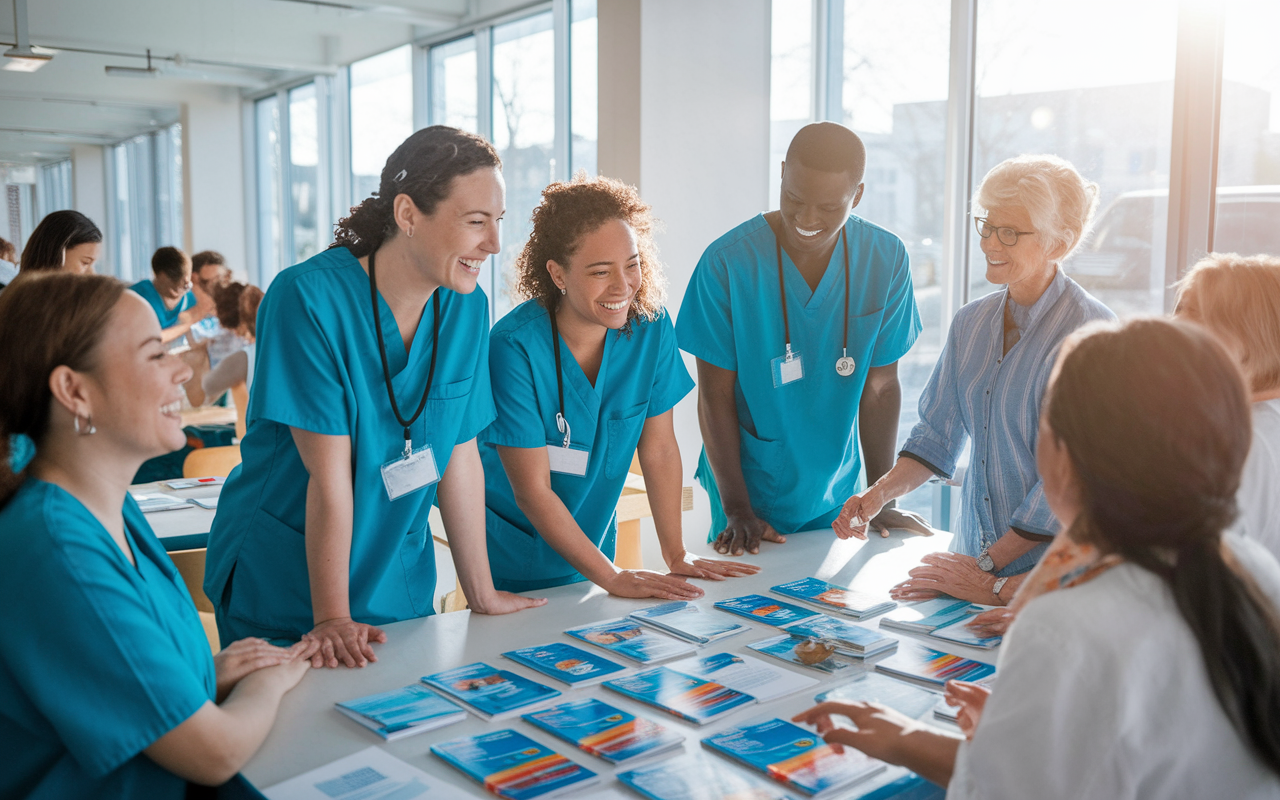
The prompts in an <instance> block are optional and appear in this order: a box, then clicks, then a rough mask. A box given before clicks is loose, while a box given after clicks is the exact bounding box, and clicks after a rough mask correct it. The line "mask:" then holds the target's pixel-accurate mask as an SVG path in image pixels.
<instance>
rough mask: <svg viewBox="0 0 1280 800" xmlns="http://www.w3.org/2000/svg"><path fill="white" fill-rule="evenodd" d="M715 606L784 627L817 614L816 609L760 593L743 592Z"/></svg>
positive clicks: (731, 612) (767, 623) (757, 620)
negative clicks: (740, 595)
mask: <svg viewBox="0 0 1280 800" xmlns="http://www.w3.org/2000/svg"><path fill="white" fill-rule="evenodd" d="M716 608H718V609H720V610H721V611H728V612H729V613H730V614H737V615H738V616H741V617H746V618H747V619H753V620H755V621H756V622H763V623H765V624H766V625H773V626H774V627H778V628H784V627H786V626H787V625H790V624H792V623H795V622H799V621H800V620H803V619H809V618H810V617H816V616H818V612H817V611H810V610H809V609H807V608H801V607H800V606H793V605H791V604H790V603H784V602H782V601H781V600H774V599H773V598H771V597H765V596H764V595H762V594H745V595H743V596H742V597H731V598H729V599H728V600H721V601H720V602H718V603H716Z"/></svg>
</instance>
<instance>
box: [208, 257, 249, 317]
mask: <svg viewBox="0 0 1280 800" xmlns="http://www.w3.org/2000/svg"><path fill="white" fill-rule="evenodd" d="M205 263H212V262H205ZM244 287H245V285H244V284H243V283H240V282H239V281H232V282H231V283H228V284H227V285H226V286H218V287H216V288H215V289H214V290H213V308H214V315H215V316H217V318H218V324H219V325H221V326H222V327H223V328H226V329H227V330H229V331H233V330H235V329H236V328H238V327H240V295H242V294H244Z"/></svg>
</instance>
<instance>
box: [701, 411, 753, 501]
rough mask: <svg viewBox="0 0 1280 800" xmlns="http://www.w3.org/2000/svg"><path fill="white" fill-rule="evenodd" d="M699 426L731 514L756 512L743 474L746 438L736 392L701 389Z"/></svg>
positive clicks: (718, 486) (717, 482)
mask: <svg viewBox="0 0 1280 800" xmlns="http://www.w3.org/2000/svg"><path fill="white" fill-rule="evenodd" d="M698 427H700V428H701V429H702V444H703V447H705V448H706V451H707V461H708V462H710V464H711V472H712V474H713V475H714V476H715V479H716V488H717V489H719V490H720V503H721V505H722V506H723V507H724V512H725V514H727V515H735V516H746V515H748V514H754V513H755V512H754V511H753V510H752V509H751V495H750V493H749V492H748V491H747V481H746V479H745V478H743V477H742V438H741V434H740V433H739V432H738V407H737V404H736V403H735V402H734V399H733V393H732V392H729V393H728V397H727V401H726V398H724V397H722V396H721V397H717V396H715V395H714V394H713V393H711V392H702V391H699V393H698Z"/></svg>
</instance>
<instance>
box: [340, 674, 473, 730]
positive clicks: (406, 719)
mask: <svg viewBox="0 0 1280 800" xmlns="http://www.w3.org/2000/svg"><path fill="white" fill-rule="evenodd" d="M334 705H336V706H337V708H338V710H339V711H341V712H342V713H343V714H346V715H347V716H348V717H351V718H352V719H354V720H355V721H356V722H359V723H360V724H361V725H363V726H365V727H366V728H368V729H369V730H371V731H373V732H374V733H376V734H378V735H379V736H381V737H382V738H383V739H386V740H387V741H389V742H393V741H395V740H396V739H401V738H404V737H405V736H412V735H413V734H415V733H423V732H425V731H431V730H435V729H436V728H442V727H444V726H445V725H449V724H451V723H454V722H459V721H461V720H463V719H466V717H467V712H466V711H464V710H463V709H461V708H459V707H458V706H457V705H455V704H454V703H451V702H449V701H448V700H446V699H444V698H443V697H441V696H440V695H438V694H436V693H435V692H433V691H431V690H430V689H428V688H427V687H425V686H423V685H422V684H420V683H415V684H412V685H410V686H404V687H402V688H399V689H392V690H391V691H389V692H382V693H380V694H371V695H368V696H367V697H360V698H357V699H355V700H348V701H346V702H344V703H335V704H334Z"/></svg>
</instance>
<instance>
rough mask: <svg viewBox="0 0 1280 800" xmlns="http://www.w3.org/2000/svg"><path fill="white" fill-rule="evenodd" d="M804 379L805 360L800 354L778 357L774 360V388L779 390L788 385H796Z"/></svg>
mask: <svg viewBox="0 0 1280 800" xmlns="http://www.w3.org/2000/svg"><path fill="white" fill-rule="evenodd" d="M803 377H804V360H803V359H801V357H800V354H799V353H792V354H791V357H790V358H788V357H787V356H778V357H777V358H775V359H774V360H773V388H775V389H778V388H780V387H783V386H786V385H787V384H788V383H795V382H796V381H798V380H800V379H801V378H803Z"/></svg>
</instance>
